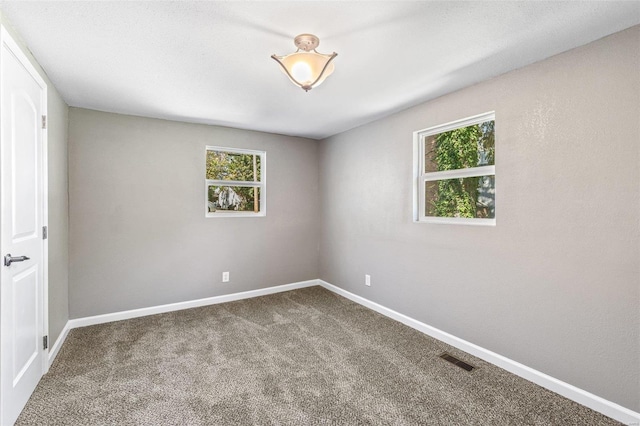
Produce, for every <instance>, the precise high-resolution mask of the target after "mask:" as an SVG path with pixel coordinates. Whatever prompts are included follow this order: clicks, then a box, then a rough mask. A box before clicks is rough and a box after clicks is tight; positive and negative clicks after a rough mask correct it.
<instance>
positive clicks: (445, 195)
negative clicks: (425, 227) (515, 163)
mask: <svg viewBox="0 0 640 426" xmlns="http://www.w3.org/2000/svg"><path fill="white" fill-rule="evenodd" d="M425 144H426V146H425V160H426V161H425V169H426V170H425V171H426V172H434V171H446V170H460V169H468V168H472V167H481V166H486V165H493V164H495V122H494V121H487V122H484V123H480V124H476V125H473V126H467V127H461V128H458V129H454V130H451V131H448V132H443V133H439V134H436V135H433V136H432V137H430V138H427V139H426V140H425ZM494 188H495V177H494V176H476V177H464V178H454V179H442V180H437V181H430V182H427V186H426V201H427V203H428V204H427V206H426V208H427V212H428V213H427V214H428V215H429V216H437V217H465V218H493V217H495V189H494Z"/></svg>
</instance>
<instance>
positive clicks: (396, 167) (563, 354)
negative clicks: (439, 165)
mask: <svg viewBox="0 0 640 426" xmlns="http://www.w3.org/2000/svg"><path fill="white" fill-rule="evenodd" d="M638 70H640V27H635V28H632V29H630V30H627V31H624V32H622V33H618V34H615V35H613V36H610V37H607V38H605V39H603V40H600V41H597V42H594V43H592V44H589V45H587V46H584V47H581V48H578V49H575V50H572V51H569V52H567V53H564V54H562V55H559V56H556V57H553V58H551V59H548V60H545V61H543V62H539V63H537V64H534V65H531V66H528V67H526V68H523V69H520V70H517V71H514V72H511V73H508V74H505V75H503V76H500V77H497V78H495V79H492V80H490V81H487V82H484V83H481V84H478V85H475V86H472V87H469V88H466V89H464V90H461V91H459V92H456V93H453V94H450V95H447V96H444V97H442V98H439V99H436V100H434V101H431V102H428V103H425V104H422V105H419V106H416V107H414V108H411V109H409V110H406V111H404V112H401V113H398V114H395V115H393V116H390V117H388V118H385V119H382V120H379V121H376V122H373V123H370V124H368V125H365V126H362V127H359V128H356V129H354V130H351V131H348V132H345V133H342V134H339V135H337V136H334V137H331V138H329V139H327V140H325V141H323V142H321V144H320V148H319V157H320V194H321V202H320V206H321V214H320V217H321V243H320V278H322V279H323V280H326V281H328V282H330V283H332V284H335V285H337V286H340V287H342V288H344V289H346V290H348V291H350V292H353V293H356V294H358V295H361V296H363V297H365V298H367V299H370V300H372V301H375V302H378V303H381V304H382V305H385V306H387V307H389V308H392V309H394V310H397V311H399V312H401V313H404V314H406V315H408V316H410V317H413V318H416V319H418V320H420V321H423V322H425V323H427V324H430V325H432V326H435V327H437V328H439V329H441V330H444V331H446V332H449V333H452V334H454V335H456V336H459V337H461V338H463V339H466V340H468V341H470V342H473V343H475V344H478V345H480V346H482V347H485V348H487V349H490V350H492V351H495V352H497V353H499V354H502V355H505V356H507V357H509V358H511V359H513V360H516V361H519V362H521V363H523V364H525V365H528V366H530V367H533V368H535V369H537V370H539V371H542V372H544V373H547V374H550V375H551V376H553V377H556V378H558V379H560V380H563V381H566V382H568V383H570V384H573V385H575V386H578V387H579V388H582V389H585V390H587V391H590V392H592V393H594V394H596V395H599V396H601V397H604V398H606V399H609V400H611V401H614V402H617V403H619V404H621V405H623V406H625V407H628V408H630V409H633V410H635V411H640V377H639V374H640V370H639V369H638V366H639V365H640V336H639V334H640V270H639V266H638V265H639V259H640V249H639V243H640V232H639V218H640V202H639V195H640V173H639V169H640V167H639V164H640V158H639V147H640V143H639V141H640V126H639V117H640V73H639V71H638ZM491 110H495V111H496V156H497V160H496V173H497V174H496V186H497V200H496V204H497V210H496V214H497V226H496V227H475V226H452V225H440V224H414V223H412V161H413V159H412V132H413V131H415V130H419V129H423V128H426V127H429V126H434V125H437V124H441V123H446V122H449V121H452V120H455V119H459V118H464V117H468V116H471V115H475V114H479V113H483V112H486V111H491ZM365 274H371V277H372V286H371V287H365V286H364V275H365Z"/></svg>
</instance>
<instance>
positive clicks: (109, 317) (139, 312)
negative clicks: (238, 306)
mask: <svg viewBox="0 0 640 426" xmlns="http://www.w3.org/2000/svg"><path fill="white" fill-rule="evenodd" d="M314 285H318V280H309V281H300V282H297V283H292V284H284V285H278V286H275V287H267V288H261V289H258V290H250V291H243V292H241V293H232V294H224V295H222V296H213V297H206V298H204V299H197V300H189V301H186V302H178V303H170V304H167V305H160V306H152V307H149V308H140V309H132V310H130V311H121V312H114V313H111V314H103V315H96V316H92V317H85V318H76V319H72V320H69V323H70V325H69V326H70V328H77V327H86V326H88V325H96V324H103V323H105V322H113V321H121V320H125V319H130V318H138V317H145V316H147V315H155V314H163V313H165V312H173V311H180V310H183V309H190V308H198V307H200V306H207V305H216V304H218V303H226V302H233V301H235V300H242V299H250V298H252V297H258V296H266V295H267V294H274V293H280V292H283V291H289V290H295V289H297V288H303V287H311V286H314Z"/></svg>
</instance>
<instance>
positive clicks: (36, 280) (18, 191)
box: [0, 27, 47, 426]
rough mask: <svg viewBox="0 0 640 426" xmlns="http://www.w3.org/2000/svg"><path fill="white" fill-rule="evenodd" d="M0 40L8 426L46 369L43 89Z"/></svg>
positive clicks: (1, 365)
mask: <svg viewBox="0 0 640 426" xmlns="http://www.w3.org/2000/svg"><path fill="white" fill-rule="evenodd" d="M0 38H1V44H2V47H1V51H0V80H1V81H0V145H1V148H0V188H1V191H2V193H1V202H0V204H1V206H0V213H1V219H0V222H1V225H0V240H1V241H0V245H1V249H2V251H1V252H0V256H1V257H0V270H1V271H2V272H1V274H0V286H1V287H2V288H1V292H0V299H1V300H0V302H1V303H0V326H1V327H0V344H1V346H2V350H1V352H0V375H1V376H2V377H1V381H2V387H1V389H0V411H1V412H2V414H1V417H2V418H1V419H0V423H1V424H2V425H3V426H4V425H12V424H13V423H14V422H15V420H16V418H17V417H18V415H19V414H20V411H22V408H23V407H24V405H25V403H26V402H27V400H28V399H29V396H31V393H32V392H33V390H34V389H35V387H36V385H37V384H38V381H39V380H40V378H41V377H42V375H43V373H44V372H46V369H47V364H46V361H47V359H46V358H47V351H45V350H44V347H43V337H44V335H45V332H44V330H45V327H46V317H45V312H46V306H45V286H44V280H45V270H44V266H45V256H46V253H45V244H44V241H43V234H42V231H43V228H42V227H43V225H44V224H45V217H46V216H45V211H46V210H45V209H46V204H45V203H46V202H45V198H44V197H45V195H46V189H45V185H44V183H45V174H44V170H45V166H46V163H45V159H44V158H43V156H44V154H45V153H46V151H45V149H44V148H45V146H46V145H45V144H46V140H45V138H46V130H43V127H44V126H43V116H44V115H46V105H47V102H46V93H47V87H46V84H45V82H44V81H43V80H42V78H41V77H40V76H39V75H38V73H37V72H36V71H35V69H34V68H33V66H31V64H30V63H29V62H28V61H27V59H26V57H25V56H24V54H23V53H22V51H21V50H20V49H19V48H18V47H17V45H16V44H15V42H14V41H13V40H12V39H11V37H10V36H9V35H8V33H7V32H6V30H5V28H4V27H3V28H2V29H1V34H0ZM9 255H11V256H12V257H13V261H12V262H11V263H10V264H9V262H8V257H7V256H9Z"/></svg>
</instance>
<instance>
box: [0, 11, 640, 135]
mask: <svg viewBox="0 0 640 426" xmlns="http://www.w3.org/2000/svg"><path fill="white" fill-rule="evenodd" d="M0 9H1V10H2V11H3V13H4V15H5V16H6V17H7V18H8V20H9V22H10V23H11V24H12V25H13V26H14V27H15V29H16V30H17V32H18V33H19V34H20V35H21V36H22V38H23V39H24V41H25V42H26V44H27V45H28V46H29V48H30V49H31V51H32V52H33V54H34V55H35V57H36V58H37V59H38V60H39V62H40V64H41V65H42V67H43V68H44V69H45V70H46V72H47V73H48V75H49V77H50V78H51V80H52V81H53V83H54V85H55V86H56V88H57V89H58V90H59V92H60V93H61V95H62V96H63V98H64V99H65V100H66V102H67V103H68V104H69V105H71V106H76V107H83V108H91V109H97V110H102V111H112V112H119V113H124V114H133V115H141V116H148V117H158V118H166V119H172V120H181V121H189V122H199V123H208V124H218V125H224V126H232V127H237V128H243V129H253V130H261V131H266V132H273V133H281V134H287V135H296V136H305V137H310V138H324V137H327V136H329V135H333V134H335V133H339V132H341V131H344V130H347V129H350V128H353V127H356V126H358V125H361V124H364V123H367V122H370V121H372V120H375V119H377V118H380V117H383V116H385V115H389V114H391V113H393V112H396V111H399V110H402V109H405V108H407V107H409V106H412V105H415V104H418V103H420V102H424V101H426V100H429V99H433V98H435V97H438V96H441V95H443V94H445V93H449V92H451V91H454V90H457V89H460V88H463V87H465V86H468V85H470V84H474V83H476V82H479V81H482V80H486V79H487V78H490V77H493V76H496V75H499V74H502V73H504V72H507V71H510V70H512V69H515V68H518V67H522V66H524V65H527V64H530V63H532V62H535V61H538V60H541V59H544V58H547V57H549V56H551V55H554V54H557V53H560V52H563V51H566V50H569V49H571V48H574V47H577V46H580V45H583V44H586V43H588V42H590V41H593V40H596V39H598V38H601V37H603V36H606V35H608V34H611V33H614V32H617V31H620V30H622V29H625V28H628V27H630V26H633V25H636V24H638V23H640V2H637V1H629V2H613V1H605V2H582V1H580V2H575V1H571V2H491V1H488V2H484V1H482V2H410V1H400V2H384V1H377V2H363V1H359V2H310V1H296V2H245V1H243V2H236V1H227V2H212V1H209V2H206V1H205V2H195V1H178V2H154V1H145V2H138V1H119V2H111V1H101V2H88V1H84V2H67V1H65V2H57V1H47V2H24V1H0ZM305 32H309V33H312V34H316V35H317V36H318V37H320V47H319V48H318V51H320V52H323V53H331V52H333V51H336V52H338V57H337V58H336V59H335V66H336V70H335V72H334V73H333V75H331V76H330V77H329V78H328V79H327V80H326V81H325V82H324V84H323V85H322V86H320V87H318V88H316V89H314V90H312V91H310V92H308V93H305V92H304V91H303V90H301V89H299V88H297V87H295V86H294V85H293V84H291V82H289V80H288V79H287V78H286V76H285V75H284V74H283V73H282V72H281V71H280V69H279V67H278V65H277V64H276V63H275V62H274V61H273V60H272V59H271V58H270V57H269V56H270V55H271V54H274V53H276V54H278V55H282V54H286V53H290V52H292V51H293V50H294V49H295V48H294V46H293V38H294V37H295V36H296V35H297V34H299V33H305ZM594 66H597V64H594Z"/></svg>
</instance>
